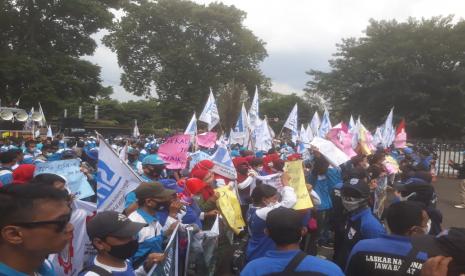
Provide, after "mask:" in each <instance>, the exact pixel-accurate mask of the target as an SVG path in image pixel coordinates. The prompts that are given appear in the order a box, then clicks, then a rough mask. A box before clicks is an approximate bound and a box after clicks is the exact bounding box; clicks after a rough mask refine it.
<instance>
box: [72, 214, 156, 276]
mask: <svg viewBox="0 0 465 276" xmlns="http://www.w3.org/2000/svg"><path fill="white" fill-rule="evenodd" d="M144 227H146V224H144V223H138V222H132V221H131V220H130V219H128V218H127V217H126V216H125V215H124V214H119V213H118V212H115V211H104V212H101V213H98V214H97V215H96V216H95V217H93V218H92V219H91V220H90V221H89V222H88V223H87V234H88V235H89V239H90V240H91V242H92V245H93V246H94V248H95V249H96V250H97V256H95V258H94V259H93V260H92V265H90V266H88V267H87V268H85V269H84V270H83V271H82V272H81V274H80V275H81V276H97V275H128V276H130V275H147V273H148V272H149V270H150V269H151V268H152V266H153V265H154V264H155V263H158V262H160V261H162V260H163V258H164V254H163V253H151V254H149V255H148V256H147V260H146V261H145V263H144V265H143V266H141V267H139V268H138V269H137V270H136V271H134V269H133V267H132V264H131V263H130V261H129V260H128V259H129V258H131V257H132V256H133V255H134V254H135V253H136V251H137V249H138V242H137V240H136V239H134V237H135V236H136V235H137V234H138V233H139V232H140V231H141V230H142V229H143V228H144Z"/></svg>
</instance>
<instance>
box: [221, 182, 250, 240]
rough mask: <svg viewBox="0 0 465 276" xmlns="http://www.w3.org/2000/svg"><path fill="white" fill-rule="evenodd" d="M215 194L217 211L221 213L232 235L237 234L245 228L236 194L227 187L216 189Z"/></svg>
mask: <svg viewBox="0 0 465 276" xmlns="http://www.w3.org/2000/svg"><path fill="white" fill-rule="evenodd" d="M215 192H216V193H218V195H219V198H218V200H217V201H216V204H217V206H218V209H219V210H220V211H221V214H222V215H223V217H224V218H225V220H226V222H227V223H228V225H229V227H231V229H232V230H233V231H234V233H236V234H239V232H240V231H241V230H242V228H243V227H244V226H245V223H244V219H243V218H242V212H241V206H240V204H239V200H238V199H237V196H236V194H235V193H234V192H233V191H231V189H230V187H229V186H223V187H221V188H217V189H215Z"/></svg>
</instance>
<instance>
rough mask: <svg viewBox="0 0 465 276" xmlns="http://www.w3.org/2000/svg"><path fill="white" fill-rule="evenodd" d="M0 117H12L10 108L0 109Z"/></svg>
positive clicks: (7, 118)
mask: <svg viewBox="0 0 465 276" xmlns="http://www.w3.org/2000/svg"><path fill="white" fill-rule="evenodd" d="M0 118H1V119H2V120H5V121H9V120H11V119H13V112H11V110H2V111H1V112H0Z"/></svg>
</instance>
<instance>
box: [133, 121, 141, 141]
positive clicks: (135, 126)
mask: <svg viewBox="0 0 465 276" xmlns="http://www.w3.org/2000/svg"><path fill="white" fill-rule="evenodd" d="M132 136H133V137H134V138H137V137H139V136H140V132H139V127H138V126H137V120H134V130H133V131H132Z"/></svg>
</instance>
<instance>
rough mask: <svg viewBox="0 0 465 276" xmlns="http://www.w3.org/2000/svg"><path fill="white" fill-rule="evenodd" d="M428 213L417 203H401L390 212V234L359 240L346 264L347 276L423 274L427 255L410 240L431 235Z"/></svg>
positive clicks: (388, 222)
mask: <svg viewBox="0 0 465 276" xmlns="http://www.w3.org/2000/svg"><path fill="white" fill-rule="evenodd" d="M428 220H429V218H428V214H427V213H426V211H425V210H423V208H422V206H421V204H418V203H416V202H410V201H406V202H398V203H394V204H392V205H391V206H390V207H389V208H388V209H387V214H386V221H387V225H388V227H389V230H390V232H391V233H390V235H382V236H381V237H379V238H376V239H365V240H362V241H359V242H358V243H357V244H356V245H355V246H354V248H353V249H352V251H351V253H350V256H349V259H348V261H347V267H346V270H345V272H346V275H347V276H350V275H386V276H387V275H420V269H421V264H422V263H423V262H425V261H426V260H427V258H428V255H427V253H426V252H421V251H419V250H418V249H417V248H416V247H413V246H412V242H411V237H412V236H415V235H425V234H428V230H429V229H428Z"/></svg>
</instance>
